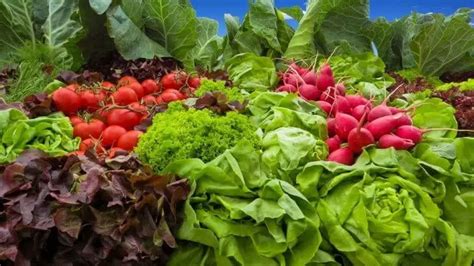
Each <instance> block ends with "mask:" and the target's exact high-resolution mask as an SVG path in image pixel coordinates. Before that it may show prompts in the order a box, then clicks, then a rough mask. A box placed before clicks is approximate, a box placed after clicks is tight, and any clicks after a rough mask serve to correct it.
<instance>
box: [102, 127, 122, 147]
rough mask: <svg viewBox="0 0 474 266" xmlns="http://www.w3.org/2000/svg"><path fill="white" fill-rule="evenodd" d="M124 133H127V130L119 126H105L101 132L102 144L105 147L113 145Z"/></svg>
mask: <svg viewBox="0 0 474 266" xmlns="http://www.w3.org/2000/svg"><path fill="white" fill-rule="evenodd" d="M125 133H127V130H126V129H125V128H123V127H121V126H109V127H107V128H106V129H105V130H104V133H103V134H102V145H104V146H105V147H111V146H113V145H114V144H115V143H117V141H118V140H119V138H120V137H121V136H122V135H124V134H125Z"/></svg>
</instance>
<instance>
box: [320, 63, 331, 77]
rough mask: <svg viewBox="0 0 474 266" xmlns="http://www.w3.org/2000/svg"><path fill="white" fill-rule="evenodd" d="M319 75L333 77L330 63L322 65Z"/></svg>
mask: <svg viewBox="0 0 474 266" xmlns="http://www.w3.org/2000/svg"><path fill="white" fill-rule="evenodd" d="M319 73H321V74H324V75H327V76H333V74H332V69H331V66H330V65H329V64H328V63H324V64H322V65H321V67H319Z"/></svg>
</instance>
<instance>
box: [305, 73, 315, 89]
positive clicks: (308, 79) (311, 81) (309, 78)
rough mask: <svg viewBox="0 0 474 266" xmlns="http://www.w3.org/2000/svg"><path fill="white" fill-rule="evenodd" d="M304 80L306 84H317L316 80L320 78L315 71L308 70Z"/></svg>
mask: <svg viewBox="0 0 474 266" xmlns="http://www.w3.org/2000/svg"><path fill="white" fill-rule="evenodd" d="M303 80H304V82H305V83H306V84H311V85H314V86H316V82H317V80H318V77H317V76H316V74H315V73H314V72H308V73H306V74H305V75H304V76H303Z"/></svg>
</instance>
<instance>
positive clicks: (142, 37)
mask: <svg viewBox="0 0 474 266" xmlns="http://www.w3.org/2000/svg"><path fill="white" fill-rule="evenodd" d="M107 27H108V30H109V34H110V37H112V38H113V39H114V42H115V47H116V48H117V50H118V51H119V53H120V54H121V55H122V56H123V57H124V58H125V59H128V60H131V59H137V58H148V59H151V58H153V57H155V56H158V57H165V56H170V54H169V53H168V51H167V50H166V49H165V48H164V47H163V46H161V45H160V44H158V43H156V42H155V41H153V40H152V39H150V38H149V37H148V36H147V35H146V34H145V33H144V32H142V31H141V30H140V28H138V27H137V26H136V25H135V24H134V23H133V21H132V20H131V19H130V18H129V17H128V16H127V14H125V12H124V11H123V9H122V8H121V7H120V6H115V7H113V8H111V9H109V10H108V11H107Z"/></svg>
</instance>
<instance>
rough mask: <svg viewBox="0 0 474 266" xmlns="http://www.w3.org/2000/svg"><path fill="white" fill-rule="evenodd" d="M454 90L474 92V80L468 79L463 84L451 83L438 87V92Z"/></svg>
mask: <svg viewBox="0 0 474 266" xmlns="http://www.w3.org/2000/svg"><path fill="white" fill-rule="evenodd" d="M452 88H459V90H460V91H473V90H474V79H468V80H466V81H463V82H451V83H445V84H442V85H440V86H438V87H436V90H438V91H448V90H450V89H452Z"/></svg>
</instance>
